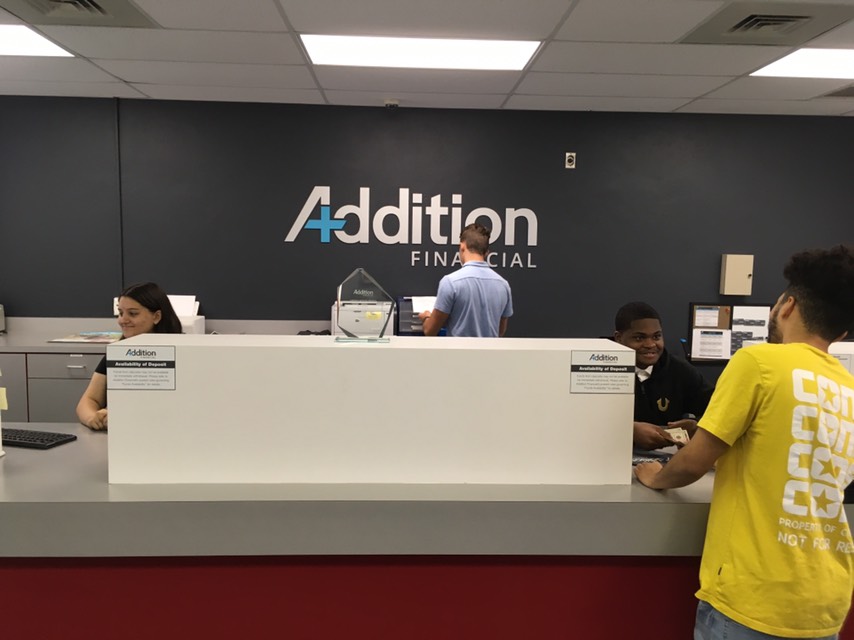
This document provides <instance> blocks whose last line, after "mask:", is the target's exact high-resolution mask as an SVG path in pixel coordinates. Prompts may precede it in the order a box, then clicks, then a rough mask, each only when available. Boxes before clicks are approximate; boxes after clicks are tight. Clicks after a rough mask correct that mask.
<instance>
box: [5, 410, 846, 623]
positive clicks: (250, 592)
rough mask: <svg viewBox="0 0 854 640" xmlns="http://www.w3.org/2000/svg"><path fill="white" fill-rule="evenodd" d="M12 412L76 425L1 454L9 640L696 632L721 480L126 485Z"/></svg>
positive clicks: (80, 442) (87, 442) (97, 445)
mask: <svg viewBox="0 0 854 640" xmlns="http://www.w3.org/2000/svg"><path fill="white" fill-rule="evenodd" d="M6 426H9V427H27V428H37V429H42V430H53V431H63V432H71V433H74V434H76V435H77V436H78V439H77V440H76V441H74V442H71V443H68V444H64V445H61V446H59V447H56V448H54V449H49V450H45V451H33V450H26V449H17V448H12V447H6V455H5V456H4V457H2V458H0V599H2V600H1V601H2V603H3V605H2V611H3V613H4V618H3V622H2V623H3V630H4V633H5V637H9V638H38V639H39V640H53V639H57V640H58V639H60V638H62V639H63V640H67V639H71V640H75V639H77V638H80V639H82V638H87V639H88V638H122V639H123V640H143V639H149V638H152V637H157V638H160V639H166V640H172V639H175V640H178V639H182V640H183V639H185V638H187V637H204V638H207V639H214V640H218V639H223V640H224V639H225V638H235V637H239V638H241V639H255V638H258V639H261V638H271V637H279V636H281V635H284V636H286V637H288V638H306V639H307V638H348V639H349V638H356V639H361V638H364V639H368V638H371V639H375V638H417V639H425V640H426V639H428V638H448V639H456V638H460V639H463V638H465V639H469V638H481V637H488V638H491V639H499V640H511V639H517V638H594V639H599V638H601V639H608V638H620V637H631V638H634V639H636V640H646V639H649V640H660V639H661V638H688V637H691V629H692V627H693V616H694V609H695V606H696V601H695V600H694V597H693V593H694V591H695V590H696V588H697V571H698V567H699V557H698V556H699V554H700V553H701V551H702V542H703V536H704V530H705V524H706V519H707V516H708V507H709V504H708V503H709V499H710V494H711V485H712V476H711V475H709V476H706V477H704V478H703V479H701V480H700V481H699V482H697V483H696V484H694V485H692V486H689V487H685V488H683V489H675V490H670V491H664V492H655V491H651V490H649V489H646V488H644V487H642V486H640V485H638V484H637V483H636V482H635V481H632V482H631V484H629V485H612V486H591V485H588V486H572V485H564V486H558V485H540V486H537V485H529V486H521V485H517V486H513V485H472V484H469V485H465V484H442V485H403V484H398V485H392V484H390V485H378V484H350V485H336V484H328V483H323V484H292V485H284V484H279V485H275V484H246V483H242V484H235V485H221V484H183V485H177V484H176V485H146V484H136V485H110V484H109V483H108V481H107V441H108V439H109V438H110V437H111V436H110V435H108V434H105V433H97V432H91V431H89V430H88V429H86V428H85V427H81V426H78V425H70V424H57V423H42V424H29V425H23V424H7V425H6ZM625 464H626V465H627V466H628V465H629V464H630V462H629V459H628V458H627V459H626V460H625ZM846 508H848V507H847V506H846ZM852 515H854V514H852V513H851V512H849V513H848V516H849V518H851V516H852ZM46 601H47V602H50V607H51V609H50V612H49V615H45V609H44V606H45V605H44V603H45V602H46ZM658 610H662V613H661V614H656V615H655V622H654V624H652V623H650V622H649V621H650V620H651V618H650V612H653V611H658ZM12 612H14V615H10V614H11V613H12ZM841 637H842V638H843V639H845V638H849V639H850V638H851V636H850V634H849V635H846V631H845V630H843V633H842V636H841Z"/></svg>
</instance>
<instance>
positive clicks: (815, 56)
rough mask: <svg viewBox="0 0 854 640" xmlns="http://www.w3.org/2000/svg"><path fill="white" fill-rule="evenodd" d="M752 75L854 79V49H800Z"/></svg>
mask: <svg viewBox="0 0 854 640" xmlns="http://www.w3.org/2000/svg"><path fill="white" fill-rule="evenodd" d="M750 75H752V76H763V77H768V76H771V77H777V78H837V79H842V80H854V49H798V50H797V51H795V52H794V53H790V54H789V55H787V56H786V57H785V58H780V59H779V60H777V62H772V63H771V64H769V65H768V66H765V67H762V68H761V69H760V70H759V71H754V72H753V73H751V74H750Z"/></svg>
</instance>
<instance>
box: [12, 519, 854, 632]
mask: <svg viewBox="0 0 854 640" xmlns="http://www.w3.org/2000/svg"><path fill="white" fill-rule="evenodd" d="M58 535H61V534H58ZM698 567H699V558H634V557H631V558H629V557H620V558H612V557H608V558H601V557H570V558H565V557H533V558H529V557H465V558H459V557H445V556H443V557H412V556H406V557H391V556H383V557H322V558H321V557H273V558H269V557H253V558H131V559H125V558H115V559H80V558H75V559H70V558H69V559H47V558H40V559H10V558H4V559H0V630H2V635H3V637H4V638H10V639H11V638H15V639H18V638H24V639H26V638H34V639H36V638H37V639H39V640H53V639H60V638H61V639H62V640H77V639H83V638H85V639H87V640H93V639H100V638H104V639H114V638H115V639H121V640H137V639H139V640H143V639H144V640H150V639H151V638H157V639H158V640H171V639H172V638H176V639H177V638H180V639H181V640H185V639H186V638H204V639H205V640H218V639H220V638H222V639H225V638H228V639H229V640H232V639H234V638H240V639H241V640H251V639H254V638H289V639H298V638H313V639H315V638H336V639H338V638H347V639H348V640H359V639H362V638H365V639H368V638H370V639H371V640H376V639H378V638H395V639H397V638H406V639H407V640H420V639H425V640H426V639H430V640H434V639H439V638H441V639H443V640H447V639H454V638H465V639H466V640H471V639H474V638H490V640H501V639H504V638H506V639H508V640H509V639H513V640H518V639H519V638H573V639H574V638H579V639H580V638H583V639H584V640H598V639H601V640H613V639H614V638H632V639H633V640H645V639H650V640H661V639H662V638H666V639H668V640H670V639H675V640H678V639H683V638H684V639H686V640H687V639H689V638H691V636H692V628H693V624H694V609H695V606H696V601H695V599H694V597H693V593H694V591H695V590H696V588H697V571H698ZM842 638H849V640H850V639H852V638H854V632H852V631H851V630H850V629H849V630H848V633H847V634H846V633H845V632H843V634H842Z"/></svg>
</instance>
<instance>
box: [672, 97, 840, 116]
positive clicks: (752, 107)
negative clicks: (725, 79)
mask: <svg viewBox="0 0 854 640" xmlns="http://www.w3.org/2000/svg"><path fill="white" fill-rule="evenodd" d="M852 107H854V98H847V99H846V98H825V99H822V100H711V99H706V98H701V99H699V100H694V101H693V102H691V103H690V104H687V105H685V106H684V107H682V108H681V109H679V111H680V112H686V113H755V114H766V115H795V116H830V115H840V114H843V113H846V112H847V111H848V110H850V109H851V108H852Z"/></svg>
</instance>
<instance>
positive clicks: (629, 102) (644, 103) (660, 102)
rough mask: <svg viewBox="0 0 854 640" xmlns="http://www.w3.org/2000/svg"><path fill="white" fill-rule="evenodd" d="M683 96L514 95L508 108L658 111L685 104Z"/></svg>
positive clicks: (667, 110)
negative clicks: (585, 96)
mask: <svg viewBox="0 0 854 640" xmlns="http://www.w3.org/2000/svg"><path fill="white" fill-rule="evenodd" d="M686 102H688V100H686V99H681V98H607V97H601V98H583V97H569V96H513V97H512V98H510V100H508V101H507V104H506V105H505V106H506V108H508V109H543V110H550V111H656V112H669V111H674V110H675V109H677V108H679V107H681V106H682V105H684V104H685V103H686Z"/></svg>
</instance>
